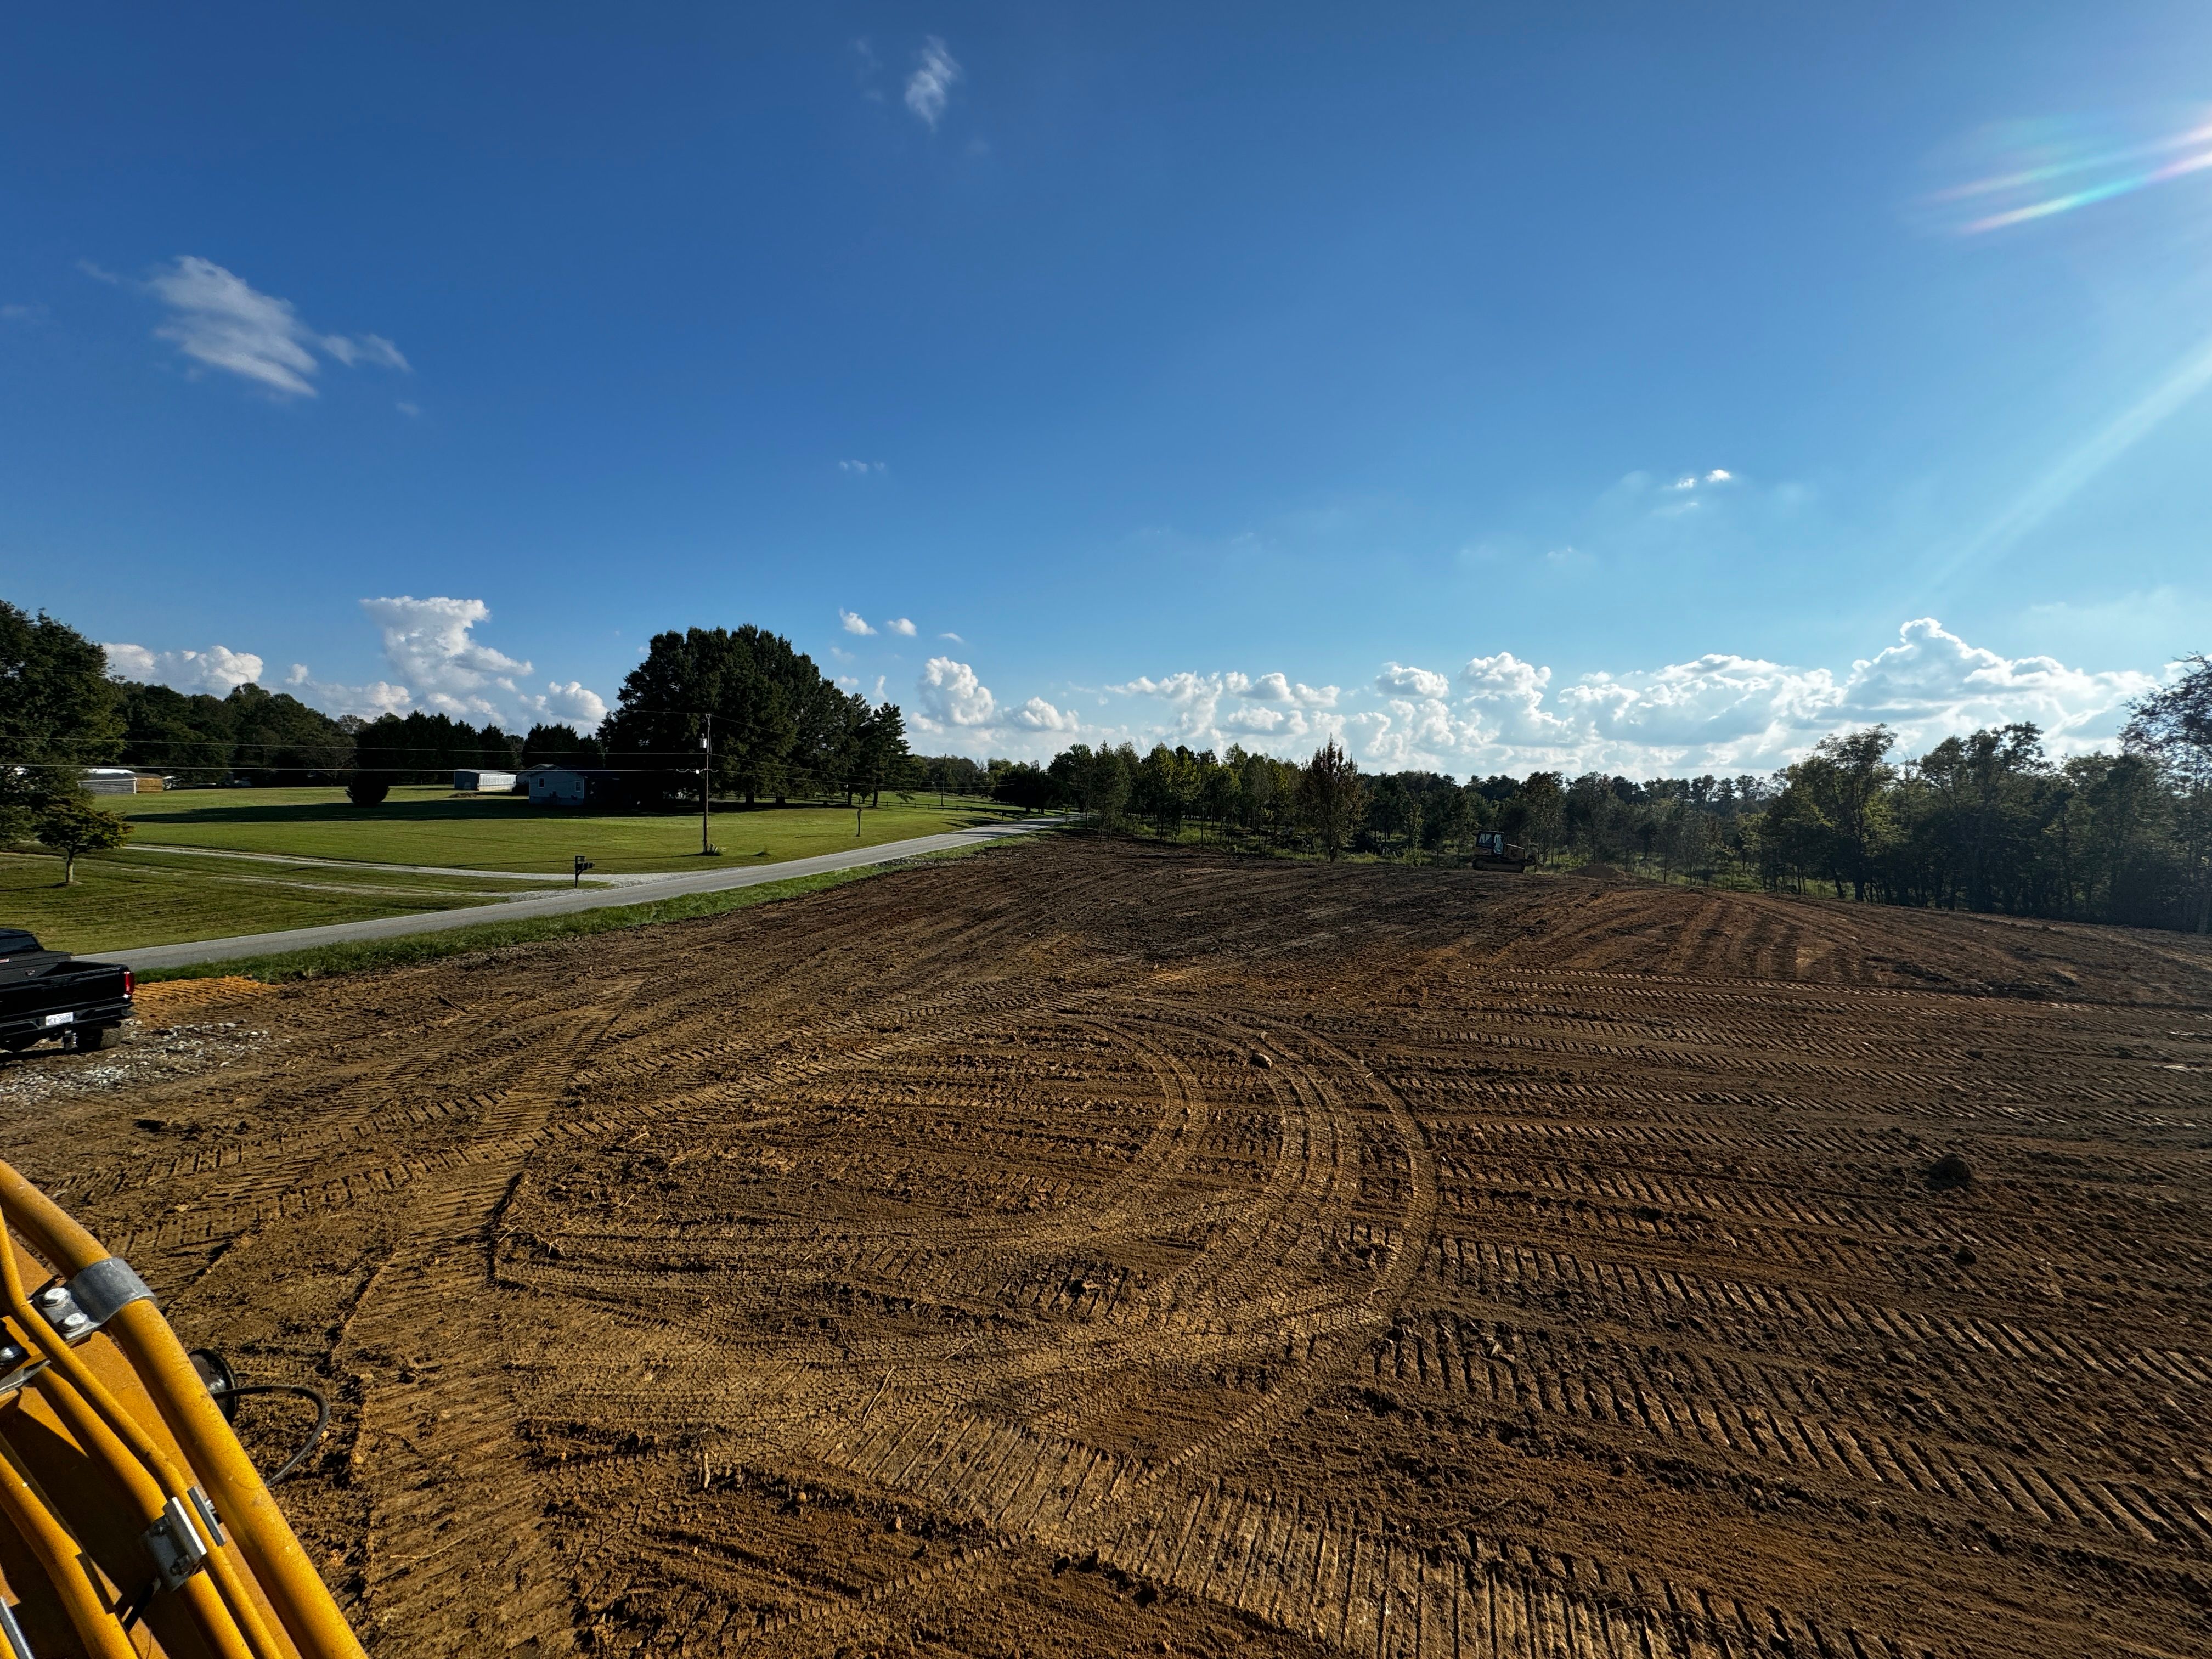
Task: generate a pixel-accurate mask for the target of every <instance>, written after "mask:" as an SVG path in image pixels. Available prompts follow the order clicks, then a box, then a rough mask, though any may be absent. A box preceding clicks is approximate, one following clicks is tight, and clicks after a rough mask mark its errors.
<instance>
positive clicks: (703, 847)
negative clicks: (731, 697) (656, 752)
mask: <svg viewBox="0 0 2212 1659" xmlns="http://www.w3.org/2000/svg"><path fill="white" fill-rule="evenodd" d="M699 757H700V760H699V856H700V857H702V858H704V857H706V856H707V855H708V854H710V853H712V852H713V851H714V841H713V839H712V838H711V837H710V836H708V829H707V806H708V799H709V797H710V796H711V795H712V793H713V792H714V714H713V713H712V712H711V711H710V712H709V713H708V715H707V729H706V730H705V731H703V732H701V733H700V734H699Z"/></svg>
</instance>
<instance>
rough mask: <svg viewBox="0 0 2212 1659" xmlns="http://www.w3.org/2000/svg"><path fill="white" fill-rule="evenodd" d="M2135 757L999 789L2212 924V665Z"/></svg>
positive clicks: (1359, 836)
mask: <svg viewBox="0 0 2212 1659" xmlns="http://www.w3.org/2000/svg"><path fill="white" fill-rule="evenodd" d="M2134 716H2135V717H2134V719H2133V720H2131V721H2130V724H2129V726H2128V728H2127V732H2126V734H2125V737H2124V743H2123V747H2122V749H2121V750H2120V752H2118V753H2117V754H2096V755H2087V756H2077V757H2074V758H2071V759H2069V760H2066V761H2063V762H2057V761H2053V760H2052V759H2051V758H2050V757H2049V756H2048V755H2047V754H2046V753H2045V750H2044V747H2043V743H2042V735H2041V733H2040V732H2039V731H2038V730H2037V729H2036V728H2035V727H2034V726H2027V725H2015V726H2004V727H2002V728H2000V729H1997V730H1994V731H1983V732H1974V733H1973V734H1972V735H1971V736H1969V737H1964V738H1946V739H1944V740H1943V741H1942V743H1939V744H1936V746H1935V747H1934V748H1933V749H1931V750H1929V751H1928V752H1927V753H1926V754H1924V755H1923V756H1921V757H1918V758H1917V759H1914V760H1910V761H1899V760H1896V759H1894V758H1893V750H1894V748H1895V746H1896V744H1895V738H1894V735H1893V733H1892V732H1889V731H1888V730H1887V728H1885V727H1881V726H1875V727H1873V728H1871V729H1869V730H1867V731H1862V732H1844V733H1840V734H1838V735H1837V736H1834V737H1832V738H1827V739H1826V740H1824V741H1823V742H1821V743H1820V744H1817V745H1816V746H1815V748H1814V750H1813V752H1812V753H1811V754H1810V755H1808V757H1806V758H1805V759H1804V760H1802V761H1800V762H1798V763H1796V765H1793V766H1790V767H1789V768H1787V769H1784V771H1782V772H1780V773H1778V774H1776V775H1774V776H1772V777H1771V778H1759V777H1755V776H1737V777H1728V778H1723V777H1714V776H1703V777H1698V778H1659V779H1655V780H1651V781H1644V782H1638V781H1633V780H1631V779H1628V778H1621V777H1613V776H1609V775H1606V774H1604V773H1599V772H1591V773H1586V774H1584V775H1582V776H1579V777H1576V778H1571V779H1570V778H1567V777H1565V776H1562V775H1560V774H1559V773H1556V772H1535V773H1531V774H1530V775H1528V776H1527V777H1524V778H1521V779H1517V780H1516V779H1513V778H1510V777H1504V776H1492V777H1486V778H1476V779H1472V780H1470V781H1468V782H1467V783H1464V784H1461V783H1457V782H1455V781H1453V780H1451V779H1450V778H1448V777H1443V776H1441V775H1437V774H1436V773H1433V772H1399V773H1392V774H1387V775H1382V776H1379V777H1375V778H1363V777H1361V776H1359V775H1358V771H1357V769H1355V768H1353V766H1352V763H1351V762H1350V760H1349V759H1348V758H1347V757H1346V756H1345V754H1344V752H1343V750H1341V749H1340V748H1339V747H1338V746H1337V745H1336V744H1334V743H1331V744H1327V745H1325V746H1324V747H1323V748H1322V750H1320V751H1319V752H1318V753H1316V755H1315V756H1314V757H1313V758H1312V759H1311V760H1310V761H1309V762H1308V763H1306V764H1304V765H1303V766H1299V765H1294V764H1292V763H1288V762H1285V761H1279V760H1276V759H1274V758H1273V757H1269V756H1266V755H1255V754H1248V753H1246V752H1245V751H1244V750H1242V749H1240V748H1236V747H1232V748H1231V749H1230V750H1229V751H1228V752H1227V753H1226V754H1225V755H1222V756H1218V757H1217V756H1215V755H1212V754H1210V753H1194V752H1193V751H1192V750H1189V749H1188V748H1175V749H1170V748H1168V747H1166V746H1165V745H1160V746H1157V747H1155V748H1154V749H1153V750H1152V752H1151V753H1149V754H1145V755H1139V753H1138V752H1137V750H1135V748H1134V747H1133V746H1131V745H1129V744H1123V745H1121V747H1119V748H1106V747H1100V748H1097V749H1093V748H1091V747H1090V746H1089V745H1086V744H1075V745H1073V747H1071V748H1068V749H1066V750H1061V751H1060V754H1058V755H1056V756H1054V757H1053V759H1052V761H1051V762H1050V763H1049V764H1048V765H1045V766H1042V767H1039V766H1033V765H1028V764H1021V765H1012V764H1009V763H1005V762H1001V761H994V762H992V763H990V767H989V775H990V777H991V781H992V788H993V793H994V794H995V795H996V796H997V798H998V799H1000V800H1003V801H1005V802H1007V803H1008V804H1010V805H1017V806H1021V807H1024V808H1026V809H1038V808H1047V807H1056V808H1060V809H1063V810H1071V811H1078V812H1081V813H1085V814H1087V815H1089V816H1090V817H1092V818H1094V819H1095V820H1097V822H1099V823H1102V824H1103V825H1106V826H1109V827H1111V826H1115V825H1118V824H1123V823H1134V824H1137V825H1140V826H1142V827H1145V828H1148V829H1151V830H1152V831H1153V832H1154V833H1157V834H1160V835H1166V836H1175V835H1178V834H1182V833H1183V832H1184V831H1185V829H1186V828H1187V826H1189V825H1192V824H1194V823H1195V824H1202V825H1205V826H1206V827H1207V828H1208V829H1210V830H1211V831H1212V832H1213V833H1215V834H1217V835H1218V836H1221V837H1223V838H1225V839H1228V840H1232V841H1241V842H1250V843H1258V844H1261V845H1267V846H1273V847H1277V848H1292V849H1300V850H1305V851H1310V852H1314V853H1319V854H1324V855H1326V856H1328V857H1335V856H1337V855H1338V854H1340V853H1343V852H1345V851H1347V850H1349V851H1352V852H1358V853H1365V854H1374V855H1376V856H1381V857H1386V858H1393V859H1425V860H1445V861H1449V860H1458V859H1465V858H1468V857H1469V856H1470V855H1471V854H1472V853H1473V850H1474V836H1476V835H1477V833H1479V832H1480V831H1482V830H1486V829H1497V830H1500V831H1502V832H1504V835H1505V836H1507V837H1508V838H1509V839H1510V841H1511V842H1516V843H1518V844H1520V845H1521V846H1522V847H1523V848H1526V849H1527V851H1528V854H1530V855H1531V856H1532V857H1533V858H1534V859H1535V860H1537V861H1539V862H1543V863H1562V862H1563V863H1571V864H1582V863H1592V862H1595V863H1605V864H1611V865H1616V866H1621V867H1624V868H1626V869H1630V870H1633V871H1638V872H1643V873H1646V874H1650V875H1653V876H1656V877H1659V878H1670V879H1671V878H1686V879H1692V880H1699V881H1712V882H1721V883H1724V884H1731V885H1738V886H1752V885H1757V886H1763V887H1765V888H1768V889H1778V890H1796V891H1822V892H1830V893H1832V894H1833V895H1834V896H1837V897H1839V898H1840V897H1850V898H1857V899H1863V900H1868V901H1875V902H1886V903H1892V904H1910V905H1921V906H1935V907H1940V908H1953V909H1970V910H1981V911H1996V912H2004V913H2008V914H2012V915H2040V916H2058V917H2072V918H2077V919H2081V920H2087V921H2116V922H2125V923H2131V924H2135V925H2138V926H2147V927H2182V928H2187V929H2190V930H2192V931H2196V932H2205V931H2208V930H2212V663H2208V662H2207V660H2206V659H2203V658H2195V659H2191V668H2190V670H2189V671H2188V672H2187V673H2186V674H2185V676H2184V677H2183V678H2181V679H2180V680H2179V681H2178V682H2177V683H2176V684H2174V685H2172V686H2171V687H2169V688H2167V689H2166V690H2164V691H2161V692H2159V693H2157V694H2155V695H2154V696H2151V697H2148V698H2147V699H2145V700H2144V701H2143V702H2141V703H2139V704H2137V705H2136V708H2135V711H2134Z"/></svg>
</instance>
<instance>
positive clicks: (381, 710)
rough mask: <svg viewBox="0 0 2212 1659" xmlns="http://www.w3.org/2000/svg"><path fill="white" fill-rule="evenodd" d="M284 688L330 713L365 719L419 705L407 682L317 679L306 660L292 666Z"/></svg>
mask: <svg viewBox="0 0 2212 1659" xmlns="http://www.w3.org/2000/svg"><path fill="white" fill-rule="evenodd" d="M284 689H285V690H287V691H289V692H290V693H291V694H292V695H293V696H295V697H297V698H299V699H300V701H301V702H305V703H312V704H313V705H314V707H316V708H319V709H321V710H322V711H323V712H324V713H325V714H358V715H359V716H361V718H362V719H363V720H375V719H377V718H378V717H379V716H380V715H384V714H405V713H406V712H407V711H408V710H409V709H410V708H413V707H414V706H415V698H414V694H413V693H411V692H410V691H409V690H408V689H407V688H406V687H405V686H404V685H394V684H392V683H391V682H390V681H388V680H372V681H370V682H369V683H368V684H367V685H337V684H331V683H330V682H328V681H325V680H319V679H317V678H314V676H313V675H312V674H310V673H309V672H308V671H307V664H305V663H303V662H295V663H294V664H293V665H292V671H291V672H290V673H289V674H287V675H285V677H284Z"/></svg>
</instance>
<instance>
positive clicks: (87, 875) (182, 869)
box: [0, 852, 565, 953]
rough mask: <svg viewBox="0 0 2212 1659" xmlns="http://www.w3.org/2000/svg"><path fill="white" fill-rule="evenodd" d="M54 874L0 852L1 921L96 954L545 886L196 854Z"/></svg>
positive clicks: (51, 864) (120, 859) (108, 861)
mask: <svg viewBox="0 0 2212 1659" xmlns="http://www.w3.org/2000/svg"><path fill="white" fill-rule="evenodd" d="M61 876H62V861H61V860H59V859H58V858H55V857H52V856H51V855H49V854H23V853H0V926H5V927H27V928H29V929H30V930H31V932H33V933H36V934H37V935H38V936H39V939H40V942H41V943H43V944H45V945H49V946H51V947H52V948H53V949H55V950H58V951H76V952H79V953H86V952H93V953H97V952H99V951H121V950H126V949H128V948H129V947H131V945H171V944H175V943H177V942H178V941H179V940H183V939H220V938H223V937H227V936H228V935H231V934H235V933H273V932H276V931H277V930H279V929H283V928H287V927H320V926H321V925H322V924H324V923H325V922H331V921H367V920H368V919H369V918H370V917H373V916H392V915H407V914H410V913H413V912H416V911H420V910H451V909H454V908H459V907H460V906H462V905H472V904H483V903H486V902H490V901H492V900H495V899H496V898H497V897H499V896H501V895H503V894H515V893H530V892H538V891H542V890H543V889H542V888H540V887H538V886H537V885H536V884H532V883H526V882H514V881H495V880H490V879H485V878H470V877H465V876H461V877H453V876H417V875H410V874H406V873H404V872H388V871H382V870H376V869H373V868H369V869H345V868H339V867H332V866H327V865H291V864H282V863H271V862H268V861H265V860H258V859H225V858H207V857H203V856H201V855H199V854H172V855H169V856H166V857H165V856H163V855H161V854H150V853H132V852H125V853H120V854H114V855H112V856H106V857H100V858H82V859H79V860H77V861H76V885H75V886H72V887H64V886H62V885H61ZM552 884H553V883H551V882H550V879H549V882H548V885H552ZM561 885H565V883H563V884H561Z"/></svg>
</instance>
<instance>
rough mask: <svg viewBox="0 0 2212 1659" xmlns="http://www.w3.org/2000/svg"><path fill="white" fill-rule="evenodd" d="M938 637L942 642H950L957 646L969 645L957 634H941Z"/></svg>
mask: <svg viewBox="0 0 2212 1659" xmlns="http://www.w3.org/2000/svg"><path fill="white" fill-rule="evenodd" d="M937 637H938V638H939V639H940V640H950V641H952V643H953V644H955V645H965V644H967V643H968V641H965V640H963V639H962V638H961V637H960V636H959V635H957V634H939V635H938V636H937Z"/></svg>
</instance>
